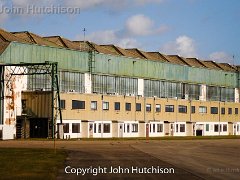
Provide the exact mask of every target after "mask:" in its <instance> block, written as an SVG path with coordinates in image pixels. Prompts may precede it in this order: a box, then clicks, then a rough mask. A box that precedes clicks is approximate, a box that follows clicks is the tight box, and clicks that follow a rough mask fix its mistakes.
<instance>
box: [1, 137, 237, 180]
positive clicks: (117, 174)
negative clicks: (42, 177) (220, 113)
mask: <svg viewBox="0 0 240 180" xmlns="http://www.w3.org/2000/svg"><path fill="white" fill-rule="evenodd" d="M1 147H23V148H53V149H54V143H53V141H29V140H28V141H0V148H1ZM56 148H59V149H65V150H67V152H68V156H67V159H66V161H65V167H64V168H61V169H59V174H58V177H57V179H60V180H61V179H239V177H240V140H239V139H225V140H224V139H220V140H149V141H146V140H129V141H121V140H115V141H110V140H107V141H106V140H103V141H99V140H98V141H81V140H77V141H56ZM161 168H162V169H161ZM112 169H113V171H114V173H111V171H112ZM173 169H174V173H170V172H173ZM161 170H163V171H165V172H169V173H167V174H163V173H162V172H161ZM77 172H78V173H79V174H78V175H77ZM142 172H143V173H142ZM84 173H85V174H84Z"/></svg>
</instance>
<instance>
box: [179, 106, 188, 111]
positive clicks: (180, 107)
mask: <svg viewBox="0 0 240 180" xmlns="http://www.w3.org/2000/svg"><path fill="white" fill-rule="evenodd" d="M178 112H179V113H187V106H182V105H179V106H178Z"/></svg>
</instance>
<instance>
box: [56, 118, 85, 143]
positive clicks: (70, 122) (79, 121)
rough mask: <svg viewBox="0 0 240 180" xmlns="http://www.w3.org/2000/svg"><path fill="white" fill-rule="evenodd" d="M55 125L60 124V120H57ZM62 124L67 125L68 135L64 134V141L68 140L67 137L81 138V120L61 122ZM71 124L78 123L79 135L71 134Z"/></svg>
mask: <svg viewBox="0 0 240 180" xmlns="http://www.w3.org/2000/svg"><path fill="white" fill-rule="evenodd" d="M57 123H60V120H58V121H57ZM63 123H69V133H64V139H68V138H69V137H70V138H81V137H82V135H81V132H82V125H81V120H63ZM73 123H80V133H73V132H72V124H73ZM56 128H57V127H56Z"/></svg>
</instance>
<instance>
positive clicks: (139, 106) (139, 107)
mask: <svg viewBox="0 0 240 180" xmlns="http://www.w3.org/2000/svg"><path fill="white" fill-rule="evenodd" d="M136 111H141V103H136Z"/></svg>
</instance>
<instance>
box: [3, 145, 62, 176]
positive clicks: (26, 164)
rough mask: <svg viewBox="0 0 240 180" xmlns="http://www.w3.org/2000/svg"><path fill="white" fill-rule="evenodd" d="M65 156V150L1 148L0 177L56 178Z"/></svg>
mask: <svg viewBox="0 0 240 180" xmlns="http://www.w3.org/2000/svg"><path fill="white" fill-rule="evenodd" d="M65 157H66V152H65V151H63V150H57V151H56V153H55V152H54V150H52V149H25V148H0V162H1V163H0V164H1V165H0V179H56V176H57V173H58V169H59V168H61V167H63V166H64V160H65Z"/></svg>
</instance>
